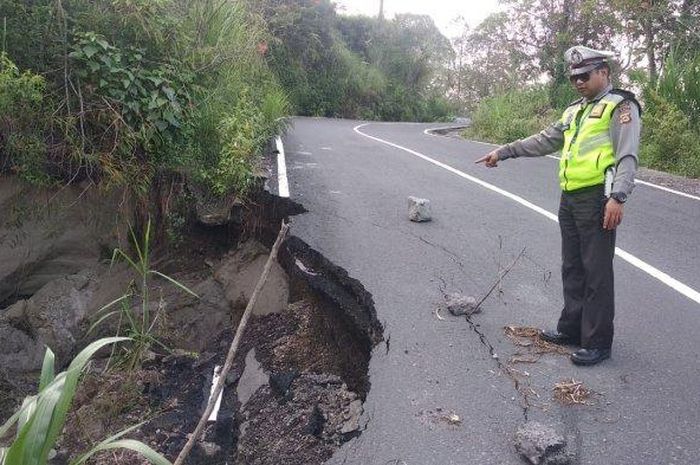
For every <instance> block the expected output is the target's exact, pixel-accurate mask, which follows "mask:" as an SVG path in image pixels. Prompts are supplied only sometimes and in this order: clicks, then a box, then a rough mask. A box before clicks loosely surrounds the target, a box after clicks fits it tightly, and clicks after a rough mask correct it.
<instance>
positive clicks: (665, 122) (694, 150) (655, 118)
mask: <svg viewBox="0 0 700 465" xmlns="http://www.w3.org/2000/svg"><path fill="white" fill-rule="evenodd" d="M645 100H646V103H647V108H646V111H645V112H644V114H643V115H642V125H643V127H642V142H641V147H640V160H641V163H642V164H643V165H645V166H648V167H650V168H655V169H658V170H662V171H670V172H673V173H677V174H680V175H684V176H693V177H700V145H698V143H697V141H698V139H699V138H700V132H698V130H697V129H695V128H694V127H693V125H692V124H691V121H690V119H689V118H688V116H687V115H686V114H685V113H683V112H682V111H681V110H680V109H679V108H678V107H677V106H676V105H675V104H674V103H671V102H669V101H668V100H666V99H665V98H664V97H662V96H660V95H659V94H658V93H656V92H653V91H648V92H647V95H646V99H645Z"/></svg>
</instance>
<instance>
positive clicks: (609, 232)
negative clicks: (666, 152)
mask: <svg viewBox="0 0 700 465" xmlns="http://www.w3.org/2000/svg"><path fill="white" fill-rule="evenodd" d="M613 57H614V54H613V53H611V52H607V51H602V50H594V49H591V48H588V47H583V46H576V47H572V48H570V49H569V50H567V51H566V53H565V58H566V60H567V62H568V64H569V67H570V73H569V74H570V77H569V79H570V80H571V83H572V85H574V86H575V87H576V90H577V91H578V93H579V94H580V95H581V98H580V99H579V100H577V101H575V102H573V103H572V104H571V105H569V107H568V108H567V109H566V110H565V111H564V115H563V116H562V118H561V119H560V120H559V121H558V122H556V123H555V124H553V125H552V126H550V127H549V128H547V129H545V130H544V131H542V132H540V133H539V134H536V135H533V136H530V137H528V138H526V139H523V140H519V141H516V142H513V143H510V144H507V145H504V146H502V147H500V148H498V149H496V150H494V151H492V152H491V153H489V154H488V155H486V156H484V157H482V158H480V159H479V160H477V161H476V163H484V164H485V165H486V166H487V167H489V168H494V167H496V166H497V164H498V162H499V161H500V160H506V159H508V158H517V157H537V156H542V155H546V154H549V153H552V152H556V151H561V161H560V165H559V182H560V185H561V189H562V194H561V200H560V203H559V225H560V229H561V238H562V282H563V285H564V309H563V310H562V312H561V317H560V318H559V323H558V325H557V329H556V330H546V331H543V332H542V333H541V335H540V337H541V338H542V339H543V340H545V341H548V342H552V343H555V344H573V345H580V347H581V349H580V350H578V351H576V352H574V353H573V354H572V355H571V360H572V362H574V363H575V364H578V365H595V364H596V363H599V362H601V361H602V360H605V359H607V358H609V357H610V349H611V346H612V341H613V318H614V316H615V300H614V289H613V257H614V255H615V230H616V228H617V227H618V225H619V224H620V222H621V221H622V216H623V212H624V204H625V202H626V201H627V198H628V197H629V195H630V193H631V192H632V189H633V188H634V176H635V172H636V170H637V152H638V149H639V136H640V129H641V123H640V113H641V108H640V106H639V103H638V102H637V100H636V99H635V97H634V94H632V93H631V92H627V91H624V90H619V89H613V87H612V85H611V83H610V66H609V60H610V59H611V58H613ZM606 177H607V178H608V182H607V189H606ZM611 182H612V185H610V184H611Z"/></svg>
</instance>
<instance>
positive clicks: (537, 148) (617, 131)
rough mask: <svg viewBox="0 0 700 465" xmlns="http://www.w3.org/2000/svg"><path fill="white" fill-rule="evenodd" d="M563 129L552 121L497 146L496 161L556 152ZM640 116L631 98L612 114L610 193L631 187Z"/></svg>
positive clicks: (605, 93)
mask: <svg viewBox="0 0 700 465" xmlns="http://www.w3.org/2000/svg"><path fill="white" fill-rule="evenodd" d="M611 90H612V85H608V87H606V88H605V90H603V91H602V92H601V93H600V94H598V95H597V96H596V97H595V98H593V99H591V100H590V101H589V100H586V99H585V98H584V99H583V103H584V104H588V103H594V102H597V101H598V100H600V99H601V98H603V97H604V96H605V95H607V94H608V93H609V92H610V91H611ZM564 130H565V128H564V127H563V125H562V123H561V122H557V123H554V124H553V125H551V126H550V127H548V128H547V129H545V130H544V131H542V132H540V133H539V134H535V135H533V136H530V137H528V138H526V139H522V140H519V141H516V142H512V143H510V144H507V145H504V146H503V147H501V148H500V149H498V158H499V160H505V159H507V158H517V157H541V156H544V155H548V154H550V153H554V152H557V151H559V150H561V149H562V147H564ZM640 133H641V119H640V115H639V108H638V107H637V105H636V104H635V103H632V102H631V101H630V100H624V101H622V102H621V103H620V104H619V105H618V106H617V108H615V111H614V112H613V114H612V119H611V124H610V138H611V139H612V144H613V150H614V152H615V160H616V162H617V172H616V174H615V180H614V184H613V186H614V187H613V192H620V193H623V194H625V195H627V196H629V195H630V194H631V193H632V189H634V176H635V174H636V172H637V165H638V154H639V138H640Z"/></svg>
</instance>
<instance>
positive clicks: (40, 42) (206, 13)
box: [0, 0, 287, 195]
mask: <svg viewBox="0 0 700 465" xmlns="http://www.w3.org/2000/svg"><path fill="white" fill-rule="evenodd" d="M0 17H2V18H5V19H6V23H7V34H6V41H5V43H6V50H7V54H8V57H9V59H10V60H13V61H14V63H16V65H17V68H18V69H26V70H31V71H28V72H30V73H34V74H36V75H40V76H42V78H43V80H44V82H45V85H44V86H43V87H42V89H43V95H42V105H41V108H30V110H32V113H31V114H30V115H31V116H30V118H31V119H32V120H34V121H36V123H35V124H34V127H32V128H31V129H32V131H31V134H32V137H33V139H31V141H32V142H33V145H32V147H33V148H34V150H33V151H27V150H20V151H18V150H17V149H16V148H14V147H15V146H16V144H14V145H13V141H15V140H16V139H17V137H18V136H17V131H16V129H15V128H16V127H18V126H22V124H21V123H22V122H21V120H22V118H23V116H24V115H20V114H18V113H17V112H13V111H10V110H11V107H10V106H3V107H0V121H2V124H0V154H2V156H3V157H4V160H5V163H4V164H3V166H4V168H5V169H11V170H14V171H16V172H18V173H20V174H24V175H25V177H27V178H29V179H41V180H44V181H51V180H53V181H63V182H75V181H78V180H88V181H92V182H95V183H97V182H100V183H101V184H103V185H107V186H109V185H123V186H128V187H130V188H132V189H134V190H135V191H137V192H139V193H141V194H144V193H145V192H146V190H147V189H148V186H149V183H150V181H151V179H152V178H153V175H154V174H155V173H156V172H157V171H159V170H162V169H164V168H168V169H178V170H182V171H184V172H186V173H187V174H188V175H190V176H191V177H193V178H195V179H197V180H199V181H202V182H203V183H205V184H206V185H207V186H208V187H209V188H210V189H211V190H213V191H214V192H216V193H218V194H223V193H226V192H231V191H236V192H237V193H238V194H239V195H245V192H246V189H247V188H248V187H249V186H250V183H251V179H252V176H253V173H254V170H255V166H256V164H257V160H258V156H259V154H260V152H261V151H262V148H263V147H264V145H265V144H266V143H267V140H266V139H267V138H268V137H269V136H270V134H272V133H274V132H276V131H277V130H278V129H279V127H280V125H281V123H280V117H282V116H284V115H286V114H287V101H286V97H285V96H284V93H283V91H282V88H281V87H280V85H279V83H278V81H277V79H276V77H275V76H274V74H273V73H272V72H271V71H270V69H269V67H268V65H267V63H266V62H265V58H264V56H263V54H262V53H261V51H260V49H259V45H260V43H262V42H264V41H265V39H266V37H267V33H266V28H265V25H264V24H263V23H262V20H261V19H260V18H259V17H258V16H256V15H255V14H254V13H253V12H252V11H251V10H250V8H248V7H247V6H246V5H244V4H242V3H240V2H232V1H229V0H201V1H197V2H189V1H187V0H34V1H32V2H25V1H21V0H6V1H4V2H2V3H1V4H0ZM7 63H11V62H10V61H7ZM7 63H5V62H4V63H3V69H9V67H10V66H11V65H10V64H7ZM12 66H14V65H12ZM7 73H9V72H7V71H6V74H7ZM10 74H12V73H10ZM16 74H17V73H15V75H16ZM8 75H9V74H8ZM8 79H9V78H8ZM17 79H19V78H17V77H15V79H14V80H15V81H16V80H17ZM6 82H10V81H9V80H7V79H6V80H3V84H2V86H0V94H3V95H4V94H9V93H10V92H11V91H12V86H10V85H9V84H4V83H6ZM15 104H16V105H20V104H23V103H22V102H21V101H19V100H17V98H16V99H15ZM24 105H25V106H26V105H29V104H28V103H24ZM242 115H244V116H242ZM242 119H245V121H246V124H240V125H238V124H236V125H233V126H232V124H231V122H232V121H241V120H242ZM248 123H250V124H248ZM25 132H26V131H25ZM20 134H22V133H21V132H20ZM8 141H9V142H8ZM27 144H29V142H27V141H26V140H25V145H27ZM22 153H31V154H32V155H31V157H29V156H28V155H22ZM30 161H31V162H30Z"/></svg>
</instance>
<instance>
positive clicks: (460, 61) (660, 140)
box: [450, 0, 700, 176]
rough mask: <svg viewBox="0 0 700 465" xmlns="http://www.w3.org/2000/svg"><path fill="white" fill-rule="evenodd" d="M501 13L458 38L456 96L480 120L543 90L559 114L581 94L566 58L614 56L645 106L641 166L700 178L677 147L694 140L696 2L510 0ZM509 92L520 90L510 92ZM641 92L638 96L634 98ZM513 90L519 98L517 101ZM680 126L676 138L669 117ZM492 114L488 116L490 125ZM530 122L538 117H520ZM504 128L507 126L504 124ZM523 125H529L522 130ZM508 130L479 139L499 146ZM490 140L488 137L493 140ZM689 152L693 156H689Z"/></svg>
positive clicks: (699, 9)
mask: <svg viewBox="0 0 700 465" xmlns="http://www.w3.org/2000/svg"><path fill="white" fill-rule="evenodd" d="M503 4H504V6H505V11H503V12H501V13H497V14H494V15H492V16H490V17H489V18H487V19H486V20H485V21H484V22H483V23H482V24H481V25H479V26H478V27H477V28H475V29H474V30H470V29H465V31H464V33H463V34H462V35H461V36H460V37H458V38H457V39H455V40H454V42H453V44H454V46H455V49H456V50H457V52H458V54H457V56H456V58H455V61H454V63H453V65H452V67H451V69H450V72H451V83H452V85H451V87H452V95H453V98H455V99H456V100H457V101H459V102H460V103H461V105H462V107H463V108H467V109H474V108H475V109H476V112H475V113H474V119H475V126H476V125H478V124H480V123H479V122H478V121H477V120H479V121H481V120H484V118H485V120H487V121H490V120H493V119H494V118H496V117H497V115H499V114H500V113H499V110H498V109H499V108H500V107H502V106H503V105H504V104H506V105H507V102H512V101H518V100H519V99H521V100H522V101H523V102H527V101H529V99H530V98H532V96H534V95H536V93H533V92H532V91H531V90H530V89H531V88H540V86H541V85H542V84H544V85H545V86H546V89H547V96H548V98H547V100H548V102H547V103H548V105H549V107H551V108H552V109H555V110H557V111H561V110H562V109H563V108H564V107H565V106H566V105H567V104H568V103H570V102H571V101H573V100H574V99H575V98H577V97H578V96H577V95H576V93H575V92H574V89H573V87H572V86H571V85H570V83H569V82H568V76H567V65H566V63H565V62H564V59H563V55H564V51H565V50H566V49H568V48H569V47H571V46H574V45H578V44H581V45H586V46H589V47H593V48H599V49H607V50H613V51H617V53H618V55H619V60H618V65H617V66H615V67H614V80H615V84H618V85H619V84H620V83H622V85H628V86H629V85H631V86H632V87H633V90H636V91H637V93H639V94H640V98H641V99H642V100H643V103H644V105H645V116H644V121H643V122H644V126H645V128H646V129H645V130H644V140H643V147H642V153H643V161H644V162H645V163H647V164H649V165H650V166H655V167H659V168H664V169H672V170H674V171H678V172H682V173H684V174H692V175H694V176H698V175H700V172H699V171H698V169H697V166H698V162H696V161H692V160H695V158H696V157H697V154H696V153H695V151H693V150H686V153H681V152H682V149H681V146H680V145H678V143H677V142H678V140H681V139H683V140H684V141H685V142H686V143H687V142H688V141H690V140H692V138H693V137H695V138H696V139H697V137H700V127H699V124H698V121H699V120H700V107H699V106H698V103H697V102H698V101H700V95H699V93H700V89H699V88H698V86H699V85H700V84H698V83H700V74H698V73H699V71H698V70H700V62H699V60H700V52H698V50H700V34H698V32H697V30H698V27H699V26H700V2H697V1H695V0H644V1H641V2H639V1H631V0H611V1H600V0H575V1H563V0H506V1H504V2H503ZM515 89H522V90H521V91H515ZM640 91H641V92H640ZM513 92H520V94H521V95H520V97H518V98H515V96H514V95H513ZM669 115H673V118H674V119H675V120H677V121H678V131H679V133H678V134H679V137H677V138H676V139H675V140H674V139H673V136H672V132H671V131H670V130H669V129H670V127H671V126H672V124H671V121H670V120H669V118H670V116H669ZM487 116H488V117H487ZM519 117H521V118H526V119H528V120H529V121H530V122H533V121H536V120H537V116H535V115H531V116H530V117H528V116H527V115H520V116H519ZM501 123H502V124H506V125H507V122H506V121H505V120H504V121H502V122H501ZM521 126H529V124H528V123H527V122H523V124H521ZM503 131H504V128H503V127H500V128H496V127H495V126H494V127H491V128H490V129H488V130H485V129H483V128H482V129H480V130H478V131H477V133H479V134H481V135H482V136H483V137H488V138H491V139H492V140H499V141H500V140H501V139H502V135H503ZM489 135H490V137H489ZM688 154H691V155H690V156H689V155H688Z"/></svg>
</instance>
